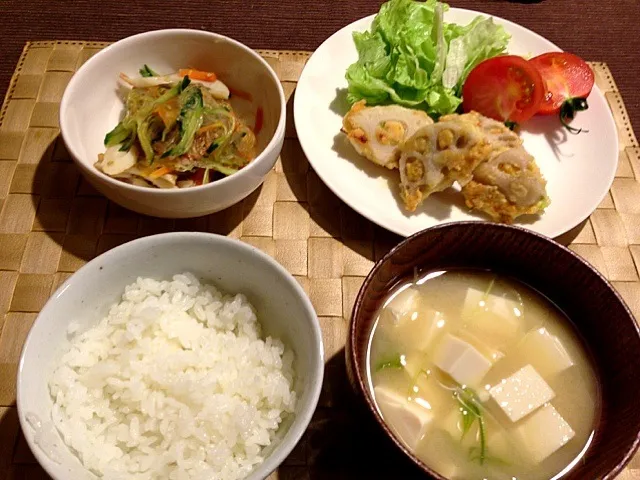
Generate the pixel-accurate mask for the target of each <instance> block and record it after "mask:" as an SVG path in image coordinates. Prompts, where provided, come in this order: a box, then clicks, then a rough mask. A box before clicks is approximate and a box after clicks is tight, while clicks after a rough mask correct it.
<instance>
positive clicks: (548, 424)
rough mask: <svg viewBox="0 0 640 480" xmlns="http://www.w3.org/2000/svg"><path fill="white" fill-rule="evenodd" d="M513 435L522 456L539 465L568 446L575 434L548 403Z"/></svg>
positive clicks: (524, 422)
mask: <svg viewBox="0 0 640 480" xmlns="http://www.w3.org/2000/svg"><path fill="white" fill-rule="evenodd" d="M513 435H514V438H515V439H516V441H517V445H518V447H519V449H520V450H522V454H523V455H525V456H526V458H529V459H530V460H531V462H533V463H536V464H537V463H540V462H542V461H543V460H544V459H545V458H547V457H548V456H550V455H551V454H552V453H554V452H556V451H557V450H559V449H560V448H562V447H563V446H564V445H566V444H567V443H568V442H569V440H571V439H572V438H573V437H574V435H575V432H574V431H573V429H572V428H571V426H570V425H569V424H568V423H567V422H566V421H565V419H564V418H562V416H561V415H560V414H559V413H558V411H557V410H556V409H555V408H554V407H553V405H551V404H550V403H548V404H546V405H545V406H544V407H542V408H541V409H539V410H538V411H537V412H535V413H534V414H533V415H531V416H529V417H528V418H526V419H525V420H523V421H522V423H521V424H520V425H518V426H517V427H516V428H515V429H514V432H513Z"/></svg>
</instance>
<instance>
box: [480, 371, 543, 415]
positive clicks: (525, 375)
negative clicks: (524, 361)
mask: <svg viewBox="0 0 640 480" xmlns="http://www.w3.org/2000/svg"><path fill="white" fill-rule="evenodd" d="M489 394H490V395H491V397H492V398H493V399H494V400H495V401H496V402H497V404H498V405H499V406H500V408H501V409H502V411H503V412H504V413H505V414H506V415H507V417H509V419H510V420H511V421H512V422H517V421H518V420H520V419H521V418H524V417H526V416H527V415H529V414H530V413H531V412H533V411H534V410H536V409H538V408H540V407H541V406H542V405H544V404H545V403H547V402H548V401H550V400H551V399H553V397H555V393H554V391H553V390H552V389H551V387H550V386H549V385H548V384H547V382H545V381H544V379H543V378H542V377H541V376H540V374H538V372H536V370H535V368H533V367H532V366H531V365H527V366H526V367H523V368H521V369H520V370H518V371H517V372H516V373H514V374H513V375H511V376H510V377H507V378H504V379H502V381H501V382H500V383H498V384H497V385H494V386H493V387H491V389H490V390H489Z"/></svg>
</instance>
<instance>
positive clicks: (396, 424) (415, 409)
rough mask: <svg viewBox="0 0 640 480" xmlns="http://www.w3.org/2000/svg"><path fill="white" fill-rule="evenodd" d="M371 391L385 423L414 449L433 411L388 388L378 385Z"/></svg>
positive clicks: (431, 417) (429, 421) (427, 425)
mask: <svg viewBox="0 0 640 480" xmlns="http://www.w3.org/2000/svg"><path fill="white" fill-rule="evenodd" d="M373 392H374V396H375V399H376V403H377V404H378V408H379V409H380V412H381V413H382V417H383V418H384V420H385V421H386V422H387V425H389V427H390V428H391V430H393V431H394V432H395V433H396V434H397V435H398V437H400V439H401V440H402V441H403V442H404V443H406V444H407V446H408V447H409V448H410V449H411V450H415V448H416V447H417V446H418V442H420V440H421V439H422V437H423V436H424V434H425V432H426V431H427V428H428V427H429V424H430V423H431V420H432V419H433V413H432V412H431V411H430V410H429V409H428V408H425V407H423V406H421V405H419V404H418V403H416V402H410V401H408V400H407V397H404V396H402V395H400V394H399V393H396V392H394V391H393V390H391V389H389V388H385V387H383V386H380V385H378V386H376V387H375V388H374V389H373Z"/></svg>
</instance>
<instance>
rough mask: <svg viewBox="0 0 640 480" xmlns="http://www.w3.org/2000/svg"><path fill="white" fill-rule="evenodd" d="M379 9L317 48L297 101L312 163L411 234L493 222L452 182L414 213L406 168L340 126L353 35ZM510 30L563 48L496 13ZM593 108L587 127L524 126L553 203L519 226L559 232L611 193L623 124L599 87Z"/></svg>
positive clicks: (359, 206) (457, 14) (451, 16)
mask: <svg viewBox="0 0 640 480" xmlns="http://www.w3.org/2000/svg"><path fill="white" fill-rule="evenodd" d="M476 15H483V14H482V13H479V12H474V11H470V10H463V9H458V8H451V9H450V10H449V11H448V12H446V13H445V21H447V22H450V23H451V22H455V23H459V24H467V23H469V22H470V21H471V20H472V19H473V18H474V17H475V16H476ZM373 18H374V16H373V15H372V16H369V17H366V18H363V19H361V20H358V21H356V22H354V23H352V24H351V25H347V26H346V27H344V28H342V29H341V30H339V31H338V32H336V33H335V34H333V35H332V36H331V37H329V39H327V40H326V41H325V42H324V43H323V44H322V45H320V47H319V48H318V49H317V50H316V51H315V52H314V54H313V55H312V56H311V58H310V59H309V61H308V63H307V65H306V67H305V69H304V71H303V72H302V75H301V77H300V80H299V82H298V86H297V90H296V93H295V100H294V120H295V125H296V130H297V132H298V138H299V140H300V144H301V145H302V149H303V150H304V153H305V155H306V156H307V158H308V159H309V162H310V163H311V165H312V167H313V168H314V170H315V171H316V173H317V174H318V175H319V176H320V178H321V179H322V180H323V181H324V182H325V183H326V184H327V185H328V187H329V188H330V189H331V190H332V191H333V192H334V193H335V194H336V195H337V196H338V197H340V199H342V201H344V202H345V203H346V204H347V205H349V206H350V207H352V208H353V209H354V210H356V211H357V212H359V213H360V214H361V215H363V216H365V217H366V218H368V219H369V220H371V221H372V222H374V223H377V224H378V225H380V226H382V227H384V228H386V229H388V230H391V231H392V232H395V233H397V234H399V235H403V236H409V235H412V234H414V233H416V232H418V231H420V230H423V229H425V228H428V227H432V226H434V225H439V224H443V223H447V222H454V221H461V220H477V221H487V217H484V216H482V215H481V214H474V213H471V212H470V211H469V210H468V209H467V208H466V207H465V205H464V200H463V199H462V196H461V195H460V194H459V193H457V192H456V191H455V190H453V189H450V190H448V191H445V192H441V193H438V194H435V195H432V196H430V197H429V198H428V199H427V200H426V201H425V202H424V203H423V205H421V206H420V207H418V209H417V210H416V212H414V213H409V212H407V211H405V209H404V207H403V205H402V202H401V200H400V199H399V195H398V187H397V184H398V182H399V174H398V172H397V170H396V171H388V170H387V169H386V168H384V167H379V166H377V165H375V164H373V163H372V162H370V161H368V160H366V159H365V158H363V157H360V156H359V155H358V154H357V153H356V151H355V150H354V149H353V148H352V146H351V145H350V144H349V142H348V140H347V138H346V136H345V135H344V134H342V133H341V132H340V128H341V126H342V117H343V115H344V114H345V113H346V112H347V110H348V108H349V106H348V104H347V102H346V88H347V81H346V79H345V72H346V70H347V67H348V66H349V65H350V64H351V63H353V62H355V61H356V60H357V59H358V54H357V52H356V48H355V45H354V43H353V39H352V34H353V32H356V31H365V30H368V29H369V27H370V26H371V22H372V20H373ZM494 21H495V22H496V23H498V24H500V25H503V26H504V28H505V29H506V30H507V31H508V32H509V33H510V34H511V41H510V42H509V46H508V52H509V53H511V54H515V55H522V56H535V55H538V54H541V53H545V52H549V51H559V50H560V49H559V48H558V47H557V46H556V45H554V44H553V43H551V42H550V41H548V40H546V39H545V38H543V37H541V36H540V35H538V34H536V33H534V32H532V31H530V30H527V29H526V28H524V27H521V26H519V25H517V24H515V23H512V22H509V21H507V20H504V19H501V18H498V17H494ZM588 103H589V109H588V110H587V111H586V112H580V113H578V115H577V116H576V119H575V120H574V122H573V125H574V126H576V127H580V128H583V129H585V130H588V132H587V133H584V132H583V133H581V134H579V135H571V134H570V133H568V132H567V131H566V130H564V129H563V128H562V127H561V126H560V123H559V120H558V119H557V117H555V116H551V117H534V118H533V119H532V120H529V121H527V122H525V123H524V124H523V125H522V130H521V137H522V139H523V141H524V146H525V148H526V149H527V150H528V151H529V152H530V153H531V154H532V155H533V156H534V157H535V158H536V162H537V163H538V165H539V166H540V169H541V171H542V173H543V175H544V177H545V178H546V179H547V192H548V194H549V197H550V198H551V205H550V206H549V207H548V208H547V209H546V210H545V212H544V213H543V214H542V215H540V216H526V217H521V218H522V220H520V219H518V220H516V224H517V225H521V226H523V227H525V228H529V229H531V230H533V231H536V232H539V233H542V234H544V235H546V236H548V237H556V236H558V235H561V234H562V233H565V232H567V231H568V230H570V229H571V228H573V227H574V226H576V225H578V224H579V223H580V222H582V221H583V220H584V219H585V218H587V217H588V216H589V215H590V214H591V212H593V211H594V210H595V209H596V207H597V206H598V204H599V203H600V201H601V200H602V199H603V198H604V196H605V195H606V193H607V191H608V190H609V187H610V186H611V183H612V182H613V178H614V175H615V171H616V167H617V164H618V136H617V130H616V126H615V123H614V120H613V116H612V115H611V111H610V110H609V107H608V105H607V102H606V100H605V98H604V95H603V94H602V92H600V90H599V89H598V88H597V87H594V88H593V91H592V92H591V95H590V96H589V98H588Z"/></svg>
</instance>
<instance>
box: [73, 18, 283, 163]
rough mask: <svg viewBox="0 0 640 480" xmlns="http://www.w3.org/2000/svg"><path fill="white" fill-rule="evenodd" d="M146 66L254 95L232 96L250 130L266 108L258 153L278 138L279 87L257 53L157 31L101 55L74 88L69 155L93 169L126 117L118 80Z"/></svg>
mask: <svg viewBox="0 0 640 480" xmlns="http://www.w3.org/2000/svg"><path fill="white" fill-rule="evenodd" d="M145 64H146V65H148V66H149V67H151V68H152V69H153V70H155V71H156V72H158V73H161V74H165V73H172V72H176V71H177V70H178V69H180V68H195V69H199V70H204V71H211V72H215V73H216V75H217V76H218V77H219V79H220V80H221V81H223V82H224V83H225V84H226V85H227V86H228V87H230V88H231V89H233V90H236V91H242V92H245V93H249V94H250V95H251V97H252V99H251V101H248V100H244V99H242V98H241V97H240V96H234V95H232V105H233V107H234V109H236V111H238V113H239V115H240V116H241V118H243V119H244V120H245V121H247V122H248V125H249V126H251V127H253V126H254V125H255V116H256V112H257V110H258V108H262V110H263V112H264V123H263V127H262V130H261V131H260V133H259V134H258V135H257V140H258V153H259V152H262V151H263V150H264V149H265V147H266V146H267V145H268V144H269V142H270V141H271V139H272V138H273V136H274V134H275V132H276V129H277V127H278V123H279V121H280V115H281V107H282V106H281V104H280V99H281V97H280V90H279V88H280V86H279V83H278V80H277V78H276V77H275V76H274V74H273V72H272V71H271V70H270V69H269V68H268V64H267V63H266V62H265V61H264V60H262V59H261V57H260V56H259V55H258V54H257V53H255V52H253V51H252V50H251V49H249V48H248V47H246V46H244V45H242V44H241V43H239V42H236V41H235V40H231V39H229V38H227V37H224V36H222V35H217V34H214V33H210V32H203V31H197V30H158V31H154V32H147V33H143V34H140V35H135V36H133V37H129V38H126V39H124V40H121V41H119V42H117V43H116V44H114V45H111V46H110V47H108V48H106V49H105V50H103V51H101V52H99V53H98V54H96V55H95V56H94V57H93V58H91V59H90V60H88V61H87V63H85V64H84V65H83V66H82V68H81V69H80V70H79V71H78V72H77V73H76V74H75V75H74V77H73V78H72V80H71V82H70V83H69V85H68V87H67V91H66V92H65V95H64V98H63V101H62V105H61V128H62V130H63V131H64V136H65V141H66V142H67V145H68V147H69V150H70V151H71V153H72V154H74V156H75V157H76V158H77V160H79V161H81V162H82V163H83V164H84V165H86V166H88V167H91V166H92V165H93V164H94V163H95V162H96V161H97V159H98V154H99V153H103V152H104V150H105V147H104V136H105V134H106V133H107V132H109V131H110V130H112V129H113V128H114V127H115V126H116V125H117V124H118V122H119V121H120V119H121V118H122V115H123V113H124V104H123V99H122V95H121V91H120V89H119V87H118V75H119V74H120V73H121V72H123V73H126V74H127V75H129V76H139V73H138V70H139V69H140V68H141V67H142V66H143V65H145ZM96 173H98V172H96Z"/></svg>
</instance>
